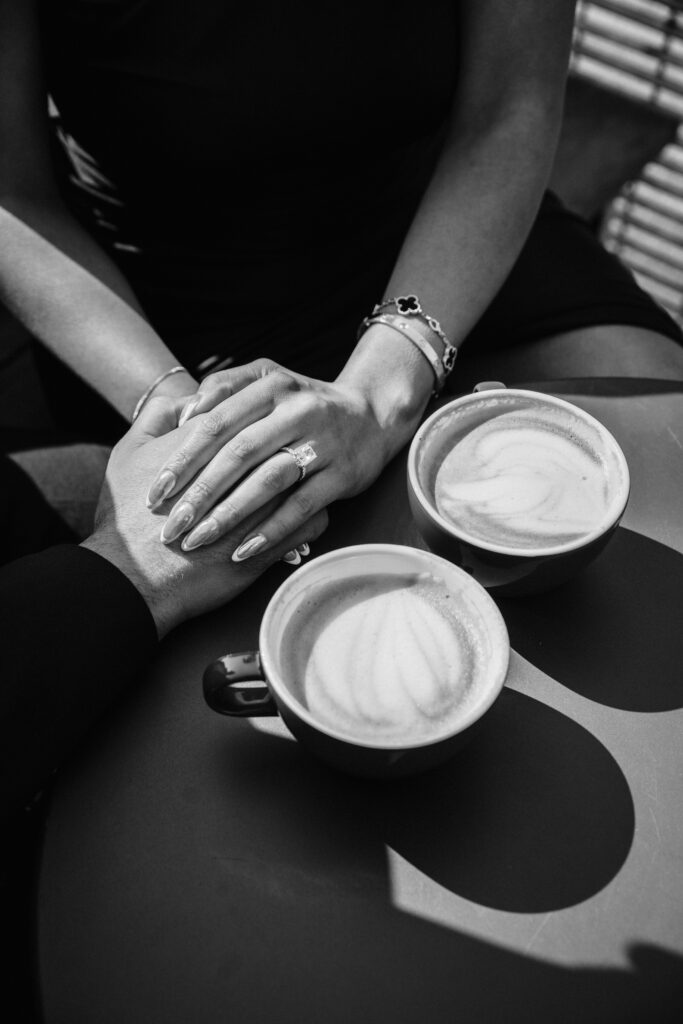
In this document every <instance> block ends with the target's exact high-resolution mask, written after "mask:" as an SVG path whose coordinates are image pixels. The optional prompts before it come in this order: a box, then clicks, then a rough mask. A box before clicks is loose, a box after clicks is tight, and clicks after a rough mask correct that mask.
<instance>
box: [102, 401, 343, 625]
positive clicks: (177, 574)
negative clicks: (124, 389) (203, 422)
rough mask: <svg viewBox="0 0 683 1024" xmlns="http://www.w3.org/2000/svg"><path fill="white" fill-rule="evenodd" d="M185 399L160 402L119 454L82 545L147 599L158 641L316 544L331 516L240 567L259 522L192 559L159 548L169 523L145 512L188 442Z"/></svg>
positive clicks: (312, 521)
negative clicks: (158, 474)
mask: <svg viewBox="0 0 683 1024" xmlns="http://www.w3.org/2000/svg"><path fill="white" fill-rule="evenodd" d="M184 401H185V399H184V398H181V399H177V398H176V399H174V398H169V397H161V396H154V397H152V398H150V399H149V401H148V402H147V403H146V405H145V407H144V408H143V410H142V412H141V413H140V415H139V417H138V419H137V420H136V421H135V423H134V424H133V426H132V427H131V428H130V430H129V431H128V432H127V433H126V434H125V435H124V437H123V438H122V439H121V440H120V441H119V442H118V444H117V445H116V447H115V448H114V450H113V452H112V454H111V458H110V460H109V465H108V466H107V473H106V477H105V482H104V486H103V488H102V492H101V495H100V500H99V504H98V508H97V513H96V518H95V530H94V532H93V534H92V536H91V537H89V538H88V539H87V540H86V541H84V542H83V546H84V547H87V548H90V549H91V550H92V551H95V552H96V553H97V554H99V555H101V556H102V557H104V558H106V559H107V560H108V561H110V562H112V563H113V564H114V565H115V566H116V567H117V568H118V569H120V570H121V571H122V572H123V573H124V574H125V575H126V576H127V577H128V578H129V579H130V581H131V582H132V583H133V584H134V585H135V586H136V587H137V589H138V590H139V591H140V593H141V594H142V596H143V598H144V599H145V601H146V603H147V605H148V607H149V609H150V611H151V613H152V615H153V617H154V620H155V622H156V625H157V630H158V632H159V635H160V636H163V635H164V634H165V633H167V632H168V631H169V630H170V629H172V628H173V627H174V626H176V625H178V624H179V623H180V622H182V621H184V620H185V619H188V618H191V617H193V616H195V615H199V614H201V613H202V612H205V611H209V610H211V609H212V608H216V607H218V606H219V605H221V604H223V603H225V602H226V601H229V600H230V599H231V598H233V597H235V596H236V595H237V594H239V593H240V592H241V591H242V590H244V589H245V588H246V587H247V586H248V585H249V584H250V583H252V582H253V581H254V580H255V579H256V578H257V577H258V576H260V575H261V573H263V572H264V570H265V569H266V568H268V567H269V566H270V565H271V564H272V563H274V562H275V561H277V560H278V559H279V558H281V557H282V556H283V555H284V554H285V553H286V552H287V551H289V550H290V549H292V548H295V547H296V546H298V545H301V544H303V543H304V542H307V541H310V540H314V539H315V538H316V537H318V536H319V535H320V534H321V533H322V532H323V530H324V529H325V526H326V525H327V517H326V515H325V513H322V512H321V513H319V514H317V515H315V516H313V517H310V518H309V519H308V521H307V522H306V524H305V525H301V526H299V528H298V529H296V530H295V531H293V532H292V534H291V535H290V536H288V537H283V538H282V539H281V541H280V542H278V543H276V544H275V545H271V546H270V547H269V549H268V551H267V552H264V553H263V554H262V555H261V556H259V557H258V558H254V559H252V560H250V562H249V563H248V565H244V566H241V565H235V563H234V562H232V561H231V560H230V554H231V553H232V551H233V549H234V548H235V547H236V545H238V544H239V543H240V541H242V540H243V538H244V536H245V530H248V529H249V527H250V526H252V525H253V524H254V522H255V520H254V517H252V519H251V520H249V519H247V520H246V521H244V522H242V523H241V527H240V528H238V529H236V530H235V531H234V532H228V533H226V535H225V536H224V538H223V540H222V541H221V543H219V544H216V545H215V546H213V547H211V548H209V549H204V550H200V551H196V552H193V553H192V554H187V553H186V552H184V551H182V550H180V549H178V548H171V547H168V546H166V545H163V544H160V543H159V533H160V530H161V527H162V523H163V522H164V518H163V516H162V515H160V514H159V513H158V512H157V513H155V512H153V511H151V510H150V509H148V508H146V507H145V500H144V499H145V494H146V491H147V488H148V485H149V480H150V478H151V477H152V475H153V473H154V472H155V471H156V469H157V468H158V466H159V465H160V464H163V463H164V462H165V461H167V460H168V459H169V458H170V457H171V456H172V455H173V453H174V452H175V451H177V450H178V449H179V448H182V446H183V445H185V444H187V443H188V440H189V436H190V434H191V432H192V430H193V424H191V423H190V424H188V425H187V426H183V427H180V428H176V424H177V421H178V414H179V412H180V409H181V408H182V405H183V402H184Z"/></svg>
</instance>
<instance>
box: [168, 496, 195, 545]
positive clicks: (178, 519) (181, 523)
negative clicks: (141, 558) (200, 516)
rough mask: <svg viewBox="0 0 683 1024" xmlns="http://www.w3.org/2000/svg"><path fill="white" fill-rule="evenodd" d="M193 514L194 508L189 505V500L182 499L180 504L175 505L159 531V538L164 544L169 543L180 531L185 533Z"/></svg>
mask: <svg viewBox="0 0 683 1024" xmlns="http://www.w3.org/2000/svg"><path fill="white" fill-rule="evenodd" d="M195 514H196V513H195V509H194V508H193V507H192V505H190V503H189V501H183V502H182V503H181V504H180V505H176V507H175V508H174V509H173V511H172V512H171V514H170V516H169V517H168V519H167V520H166V522H165V523H164V526H163V529H162V531H161V539H162V541H163V542H164V544H170V543H171V541H174V540H176V538H177V537H179V536H180V534H181V533H185V531H186V530H187V528H188V526H190V525H191V523H192V520H193V519H194V517H195Z"/></svg>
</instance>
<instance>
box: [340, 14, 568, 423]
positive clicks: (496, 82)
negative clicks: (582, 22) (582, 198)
mask: <svg viewBox="0 0 683 1024" xmlns="http://www.w3.org/2000/svg"><path fill="white" fill-rule="evenodd" d="M460 7H461V11H462V15H461V28H462V43H461V54H462V57H461V67H460V74H459V84H458V90H457V96H456V99H455V103H454V106H453V110H452V116H451V122H450V130H449V134H448V139H447V142H446V145H445V147H444V150H443V152H442V155H441V158H440V160H439V163H438V165H437V168H436V171H435V174H434V176H433V178H432V181H431V183H430V185H429V187H428V189H427V191H426V193H425V195H424V197H423V200H422V202H421V204H420V206H419V209H418V211H417V214H416V216H415V218H414V221H413V224H412V226H411V228H410V231H409V232H408V235H407V237H406V239H405V242H404V245H403V247H402V250H401V252H400V255H399V258H398V261H397V263H396V266H395V268H394V272H393V274H392V276H391V279H390V281H389V282H388V284H387V288H386V295H387V296H392V295H405V294H407V293H416V294H417V295H418V296H419V297H420V300H421V302H422V305H423V307H424V308H425V309H426V310H427V311H428V312H429V313H431V314H432V315H433V316H435V317H436V318H437V319H438V320H439V321H440V322H441V325H442V327H443V328H444V330H445V331H446V333H447V334H448V335H449V337H450V338H451V339H452V340H453V342H454V344H455V345H459V344H460V343H461V342H462V341H463V339H464V338H465V337H466V335H467V334H468V332H469V331H470V330H471V328H472V327H473V326H474V324H475V323H476V322H477V320H478V319H479V317H480V316H481V314H482V313H483V312H484V310H485V309H486V307H487V306H488V304H489V303H490V302H491V300H492V299H493V297H494V295H495V294H496V292H497V291H498V289H499V288H500V286H501V284H502V283H503V281H504V280H505V278H506V276H507V274H508V273H509V271H510V270H511V268H512V265H513V263H514V261H515V259H516V257H517V256H518V254H519V252H520V250H521V248H522V245H523V244H524V241H525V239H526V237H527V234H528V232H529V230H530V228H531V225H532V223H533V219H534V217H535V214H536V212H537V210H538V206H539V203H540V200H541V197H542V195H543V191H544V188H545V186H546V184H547V181H548V177H549V174H550V170H551V167H552V161H553V156H554V152H555V147H556V144H557V137H558V134H559V128H560V124H561V115H562V103H563V97H564V85H565V79H566V71H567V64H568V58H569V48H570V43H571V30H572V24H573V14H574V0H467V2H464V3H462V4H461V5H460ZM378 299H379V297H378ZM409 348H410V343H408V342H404V341H403V340H402V339H401V338H400V337H397V335H396V333H395V332H394V331H391V332H390V333H389V334H387V332H386V329H385V328H382V327H379V326H376V327H372V328H370V330H369V331H367V333H366V334H365V335H364V337H363V338H362V340H361V342H360V344H359V346H358V347H357V349H356V350H355V352H354V353H353V355H352V356H351V359H350V360H349V362H348V364H347V366H346V368H345V370H344V371H343V373H342V376H341V379H342V380H343V381H345V382H346V383H356V384H361V382H364V383H363V384H362V386H363V387H364V388H365V389H366V390H367V389H370V392H371V395H372V397H371V400H372V401H373V404H376V403H379V408H380V410H381V411H380V416H381V417H382V418H384V419H385V420H387V421H389V422H391V420H392V418H395V416H396V415H397V414H398V415H400V416H402V417H403V418H404V419H405V418H407V419H408V420H409V421H410V420H412V419H413V415H414V410H415V408H416V407H418V411H419V410H421V408H422V407H423V406H424V402H425V401H426V399H427V397H428V394H429V390H430V388H431V386H432V383H433V381H432V378H431V371H430V370H429V368H428V367H427V364H426V362H425V361H424V359H423V357H421V356H420V355H419V353H417V352H409V351H408V349H409ZM388 367H390V369H388ZM455 372H456V373H457V365H456V370H455Z"/></svg>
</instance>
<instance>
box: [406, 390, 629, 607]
mask: <svg viewBox="0 0 683 1024" xmlns="http://www.w3.org/2000/svg"><path fill="white" fill-rule="evenodd" d="M628 494H629V473H628V466H627V464H626V459H625V458H624V454H623V452H622V450H621V448H620V447H619V445H618V444H617V442H616V440H615V438H614V437H613V436H612V434H611V433H610V432H609V431H608V430H607V428H606V427H604V426H603V425H602V424H601V423H600V422H599V421H598V420H596V419H595V417H593V416H591V415H589V414H588V413H587V412H584V411H583V410H582V409H580V408H579V407H578V406H576V405H573V404H572V403H570V402H566V401H564V400H563V399H560V398H555V397H554V396H552V395H546V394H543V393H541V392H536V391H527V390H523V389H519V388H506V387H505V385H504V384H500V383H498V382H493V383H490V384H480V385H477V388H475V390H474V392H473V393H472V394H470V395H465V396H464V397H462V398H457V399H455V400H454V401H453V402H449V403H448V404H447V405H444V406H443V407H442V408H440V409H439V410H437V412H435V413H434V414H433V415H432V416H430V417H429V418H428V419H427V420H426V421H425V422H424V423H423V424H422V426H421V427H420V429H419V430H418V432H417V434H416V435H415V437H414V438H413V441H412V444H411V446H410V452H409V456H408V496H409V500H410V506H411V509H412V513H413V517H414V519H415V522H416V524H417V527H418V529H419V531H420V533H421V535H422V537H423V539H424V540H425V542H426V543H427V545H428V546H429V548H430V549H431V550H432V551H434V552H435V553H437V554H439V555H442V556H443V557H445V558H448V559H450V560H451V561H452V562H454V563H455V564H456V565H459V566H461V567H462V568H463V569H465V570H466V571H467V572H468V573H470V574H471V575H472V576H473V577H474V578H475V579H476V580H478V582H479V583H481V584H482V586H484V587H486V588H487V589H488V590H490V591H491V592H492V593H495V595H496V596H499V595H500V596H508V595H516V594H532V593H537V592H539V591H543V590H548V589H550V588H552V587H555V586H557V585H558V584H560V583H563V582H564V581H565V580H567V579H569V578H570V577H572V576H574V575H575V574H576V573H577V572H578V571H579V570H580V569H582V568H583V567H584V566H585V565H587V564H588V562H590V561H591V560H592V559H593V558H595V556H596V555H597V554H598V553H599V552H600V551H601V550H602V549H603V548H604V546H605V544H606V543H607V541H608V540H609V538H610V537H611V535H612V534H613V532H614V530H615V529H616V526H617V524H618V523H619V520H620V519H621V517H622V515H623V512H624V509H625V507H626V502H627V500H628Z"/></svg>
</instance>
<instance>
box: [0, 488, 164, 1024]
mask: <svg viewBox="0 0 683 1024" xmlns="http://www.w3.org/2000/svg"><path fill="white" fill-rule="evenodd" d="M0 494H3V489H2V486H1V485H0ZM18 496H20V494H19V493H18ZM34 507H35V506H34V504H33V502H32V499H31V500H30V501H29V503H28V504H27V505H26V506H25V508H26V509H27V510H30V509H31V508H34ZM41 514H42V513H39V514H38V518H39V517H40V515H41ZM12 515H14V511H13V512H12ZM32 515H33V513H32ZM6 525H7V523H6V522H0V526H1V527H2V529H1V531H0V532H1V534H2V536H3V537H4V534H5V527H6ZM50 528H51V525H50V524H48V526H47V533H46V532H45V529H44V524H43V525H41V528H40V529H39V531H38V533H37V534H34V535H33V541H32V542H33V543H39V542H41V541H44V540H45V539H46V537H47V534H48V533H49V530H50ZM24 536H25V537H28V536H29V535H28V534H26V532H24ZM0 622H2V646H1V648H0V917H1V920H2V928H1V932H0V937H1V938H2V948H3V952H2V958H1V965H0V991H1V993H2V1000H3V1005H4V1006H5V1007H6V1009H7V1011H8V1012H9V1013H10V1015H11V1019H12V1020H13V1021H16V1024H24V1022H27V1024H28V1022H34V1021H39V1020H40V1010H39V1005H38V1002H39V1000H38V995H37V990H36V988H35V978H34V962H35V942H36V940H35V927H36V922H35V904H34V900H35V893H34V878H35V871H36V868H37V859H38V850H39V845H40V840H41V835H42V820H43V807H42V802H41V801H40V800H39V799H37V797H36V794H37V793H38V791H39V790H40V789H41V788H42V787H44V786H45V785H46V784H47V783H48V782H49V779H50V775H51V774H52V772H53V771H54V769H55V768H57V767H58V766H59V765H60V764H61V763H62V762H63V761H64V760H65V758H66V757H68V755H69V754H70V753H71V752H72V750H73V749H74V747H75V746H76V745H77V744H78V742H79V741H80V740H81V739H82V737H83V736H84V735H85V733H86V732H87V730H88V729H89V728H90V727H91V726H92V725H93V724H94V723H95V721H96V720H97V719H98V718H99V717H100V716H101V715H102V714H103V713H104V712H105V711H106V710H107V709H108V708H110V707H111V705H112V704H113V703H114V701H115V700H116V699H117V698H118V696H119V695H120V694H121V693H123V691H124V690H125V689H126V688H127V687H128V686H129V685H130V684H131V682H132V681H133V680H134V679H135V677H136V676H137V675H138V673H140V672H141V671H143V670H144V668H145V666H146V665H147V663H148V662H149V660H150V658H151V657H152V655H153V654H154V651H155V648H156V640H157V637H156V628H155V626H154V621H153V619H152V617H151V615H150V613H149V610H148V609H147V606H146V604H145V602H144V601H143V599H142V597H141V596H140V594H139V593H138V591H137V590H136V589H135V587H134V586H133V585H132V583H130V582H129V581H128V579H127V578H126V577H125V576H124V575H123V574H122V573H120V572H119V571H118V569H115V568H114V566H113V565H111V564H110V563H109V562H107V561H106V560H105V559H104V558H100V556H99V555H96V554H95V553H94V552H92V551H88V550H86V549H83V548H80V547H78V546H77V545H64V546H58V547H53V548H50V549H49V550H47V551H44V552H41V553H39V554H34V555H30V556H27V557H24V558H19V559H17V560H15V561H13V562H12V563H11V564H9V565H6V566H4V567H3V568H1V569H0ZM29 801H32V803H31V804H30V805H29Z"/></svg>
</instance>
